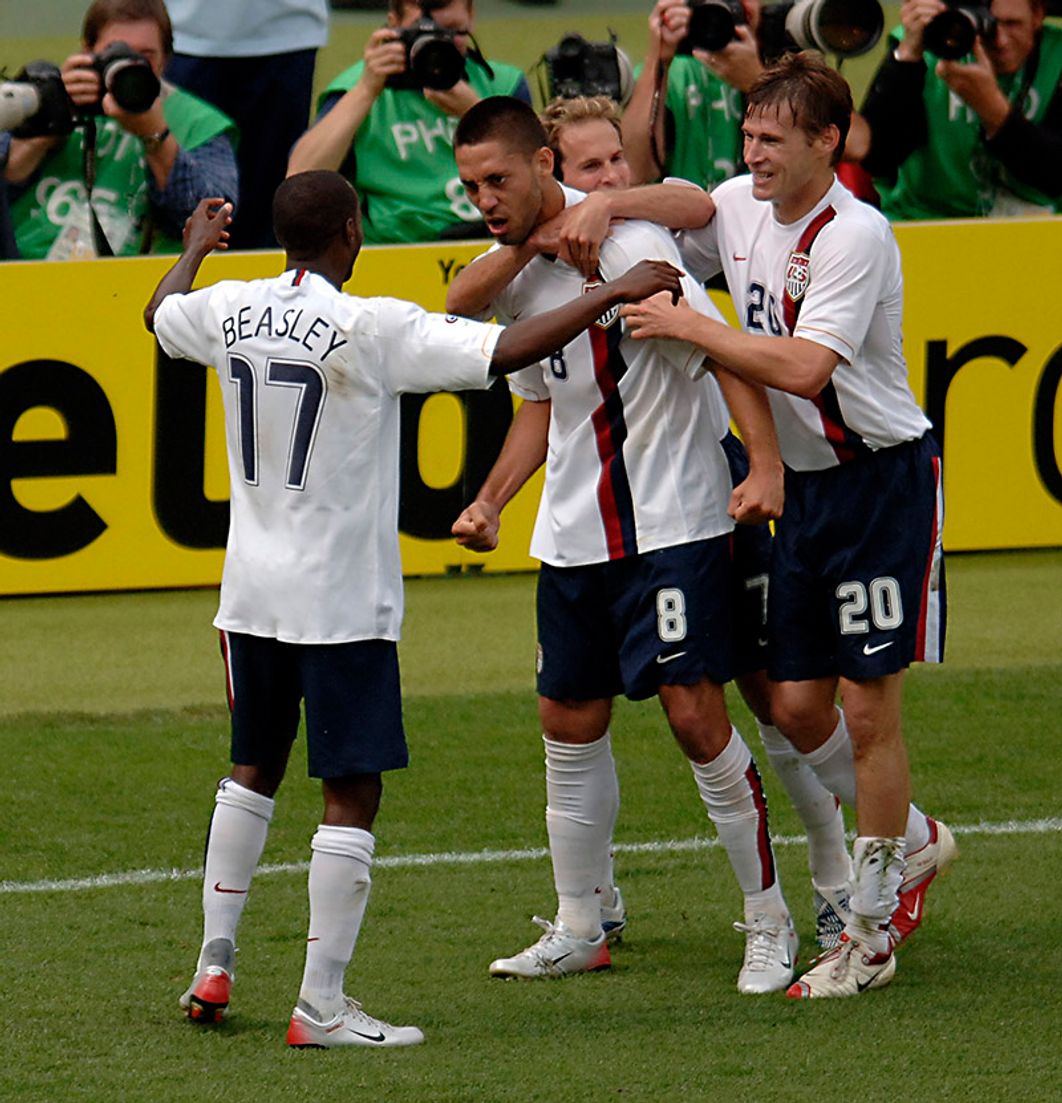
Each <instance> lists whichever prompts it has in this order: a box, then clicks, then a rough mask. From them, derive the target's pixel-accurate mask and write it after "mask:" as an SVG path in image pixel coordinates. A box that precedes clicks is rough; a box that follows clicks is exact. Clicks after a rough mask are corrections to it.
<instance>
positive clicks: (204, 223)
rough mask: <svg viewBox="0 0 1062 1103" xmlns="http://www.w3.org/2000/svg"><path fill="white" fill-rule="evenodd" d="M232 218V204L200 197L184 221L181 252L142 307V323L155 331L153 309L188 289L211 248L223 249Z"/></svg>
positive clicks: (149, 330) (151, 330)
mask: <svg viewBox="0 0 1062 1103" xmlns="http://www.w3.org/2000/svg"><path fill="white" fill-rule="evenodd" d="M231 221H232V204H231V203H226V202H225V201H224V200H223V199H218V198H214V199H204V200H202V201H201V202H200V204H199V206H198V207H196V209H195V210H194V211H193V212H192V214H191V217H190V218H189V219H188V221H187V222H186V223H185V224H184V252H183V253H181V255H180V256H179V257H178V258H177V261H176V263H175V264H174V265H173V267H172V268H171V269H170V270H169V271H168V272H167V273H166V275H164V276H163V277H162V279H161V280H159V285H158V287H156V288H155V293H154V295H152V296H151V301H150V302H149V303H148V304H147V306H146V307H145V308H144V325H145V326H146V327H147V331H148V333H154V332H155V311H156V310H158V308H159V307H160V306H161V305H162V300H163V299H165V298H166V296H167V295H175V294H183V293H184V292H186V291H191V289H192V284H193V283H194V282H195V277H196V275H197V274H198V272H199V266H200V265H201V264H202V263H203V261H204V260H205V259H206V258H207V256H209V255H210V254H211V253H212V252H213V251H214V250H215V249H227V248H228V247H229V246H228V240H229V231H228V229H227V226H228V225H229V223H230V222H231Z"/></svg>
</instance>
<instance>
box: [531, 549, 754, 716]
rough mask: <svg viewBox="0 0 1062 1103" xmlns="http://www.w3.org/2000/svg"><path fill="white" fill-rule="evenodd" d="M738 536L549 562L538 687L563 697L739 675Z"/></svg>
mask: <svg viewBox="0 0 1062 1103" xmlns="http://www.w3.org/2000/svg"><path fill="white" fill-rule="evenodd" d="M729 582H730V537H729V535H726V536H717V537H715V538H713V539H711V540H699V541H696V542H694V543H692V544H679V545H677V546H675V547H672V548H661V549H660V550H658V551H651V552H645V553H644V554H642V555H632V556H628V557H627V558H625V559H614V560H611V561H610V562H608V563H593V564H591V565H589V566H585V567H551V566H550V565H549V564H548V563H543V564H542V569H541V571H540V572H539V576H538V692H539V693H540V694H541V695H542V696H543V697H550V698H552V699H553V700H556V701H591V700H596V699H599V698H606V697H607V698H611V697H615V696H617V694H620V693H625V694H626V695H627V696H628V697H629V698H631V700H633V701H641V700H644V699H645V698H647V697H652V696H654V695H655V694H656V693H657V691H658V690H659V688H660V686H662V685H694V684H696V683H697V682H699V681H701V679H702V678H705V677H707V678H709V679H710V680H711V681H713V682H717V683H719V684H720V685H721V684H722V683H723V682H726V681H729V679H730V677H731V665H732V652H733V629H732V623H731V587H730V585H729Z"/></svg>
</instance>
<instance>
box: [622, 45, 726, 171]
mask: <svg viewBox="0 0 1062 1103" xmlns="http://www.w3.org/2000/svg"><path fill="white" fill-rule="evenodd" d="M640 71H641V70H639V73H640ZM666 103H667V110H668V111H669V112H670V114H671V118H672V121H673V122H674V140H673V145H672V148H670V149H669V150H668V151H667V157H666V158H665V164H664V172H663V175H665V176H681V177H682V178H683V179H684V180H692V181H693V183H695V184H700V185H701V187H702V188H705V189H707V190H708V191H711V189H712V188H714V187H715V185H716V184H721V183H722V182H723V181H724V180H729V179H730V177H731V176H734V175H735V174H736V173H737V171H738V167H739V166H740V164H741V146H742V141H741V121H742V118H743V117H744V112H745V105H744V100H743V97H742V95H741V93H740V92H739V91H738V90H737V89H736V88H733V87H732V86H731V85H729V84H727V83H726V82H725V81H722V80H720V79H719V78H718V77H717V76H716V75H715V74H714V73H713V72H712V71H711V70H710V69H709V68H708V67H707V66H706V65H702V64H701V63H700V62H699V61H698V60H697V59H696V58H695V57H688V56H686V55H684V54H680V55H678V56H677V57H676V58H675V59H674V60H673V61H672V62H671V67H670V68H669V69H668V73H667V97H666Z"/></svg>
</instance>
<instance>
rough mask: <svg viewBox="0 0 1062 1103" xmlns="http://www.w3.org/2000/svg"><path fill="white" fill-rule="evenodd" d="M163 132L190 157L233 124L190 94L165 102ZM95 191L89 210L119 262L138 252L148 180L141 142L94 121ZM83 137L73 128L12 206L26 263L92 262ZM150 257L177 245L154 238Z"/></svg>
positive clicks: (107, 122)
mask: <svg viewBox="0 0 1062 1103" xmlns="http://www.w3.org/2000/svg"><path fill="white" fill-rule="evenodd" d="M162 112H163V115H164V116H165V119H166V125H167V126H168V127H169V128H170V130H171V131H172V132H173V136H174V137H175V138H176V139H177V141H178V143H179V144H180V146H181V148H182V149H195V148H196V147H197V146H201V145H203V144H204V143H205V142H208V141H210V139H211V138H216V137H217V136H218V135H219V134H225V133H227V132H230V133H232V132H234V127H233V124H232V122H231V120H230V119H229V118H228V117H227V116H226V115H223V114H222V113H221V112H220V111H218V110H217V109H216V108H214V107H211V106H210V104H207V103H204V102H203V101H202V100H200V99H198V98H196V97H195V96H193V95H191V94H190V93H188V92H184V91H182V90H180V89H173V90H172V91H170V92H169V93H168V94H165V95H164V96H163V100H162ZM96 126H97V134H96V183H95V187H94V188H93V190H92V205H93V209H94V210H95V212H96V217H97V218H98V219H99V222H100V226H101V227H102V228H103V232H104V234H106V236H107V241H108V243H109V244H110V246H111V249H112V250H113V252H114V255H115V256H116V257H117V256H132V255H134V254H136V253H139V252H140V251H141V243H142V240H143V236H144V223H145V220H146V218H147V215H148V198H149V197H148V173H149V172H150V169H149V168H148V167H147V162H146V161H145V159H144V147H143V145H142V144H141V141H140V139H139V138H137V137H134V136H133V135H132V134H129V133H127V132H126V131H125V130H123V129H122V128H121V127H120V126H119V125H118V123H117V122H115V120H114V119H110V118H106V117H104V116H100V117H98V118H97V119H96ZM83 144H84V132H83V130H82V129H81V128H78V129H77V130H75V131H74V133H73V134H71V135H70V136H69V137H68V138H67V139H66V140H65V141H64V142H63V144H62V145H61V146H59V147H58V148H56V149H54V150H53V151H52V152H51V153H49V154H48V156H47V157H45V159H44V161H43V162H42V163H41V167H40V169H39V170H38V172H37V173H36V174H35V177H34V180H33V182H32V183H31V184H30V186H29V187H28V188H27V189H26V190H25V191H24V192H23V193H22V194H21V195H20V196H19V197H18V199H16V200H15V202H14V203H13V204H12V205H11V216H12V220H13V221H14V224H15V237H16V240H17V242H18V248H19V252H20V254H21V255H22V256H23V257H24V258H25V259H27V260H80V259H86V258H90V257H94V256H95V255H96V246H95V241H94V239H93V236H92V220H91V216H90V214H89V208H88V200H87V196H86V193H85V178H84V171H83V165H82V156H83V152H82V151H83ZM151 251H152V252H156V253H179V252H180V251H181V243H180V242H179V241H175V240H173V239H171V238H167V237H165V236H164V235H162V234H161V233H156V235H155V238H154V241H153V244H152V250H151Z"/></svg>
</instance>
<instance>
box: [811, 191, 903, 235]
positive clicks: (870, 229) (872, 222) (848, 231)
mask: <svg viewBox="0 0 1062 1103" xmlns="http://www.w3.org/2000/svg"><path fill="white" fill-rule="evenodd" d="M828 198H829V205H830V206H831V207H832V208H833V209H834V211H835V212H836V217H835V218H834V219H833V220H832V221H831V222H830V224H829V225H828V226H827V229H829V230H830V234H831V236H837V237H842V236H843V237H847V238H850V239H851V240H853V241H860V240H863V241H866V242H868V243H870V244H875V245H880V244H881V243H882V242H886V241H892V240H893V233H892V226H891V225H890V224H889V220H888V219H887V218H886V217H885V216H884V215H883V214H882V213H881V211H879V210H878V209H877V208H876V207H872V206H871V205H870V204H869V203H864V202H863V200H862V199H858V198H857V197H856V196H854V195H853V194H852V193H851V192H850V191H849V190H848V189H847V188H846V187H845V186H844V185H843V184H842V183H841V182H840V181H835V182H834V185H833V187H832V188H831V189H830V192H829V196H828Z"/></svg>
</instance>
